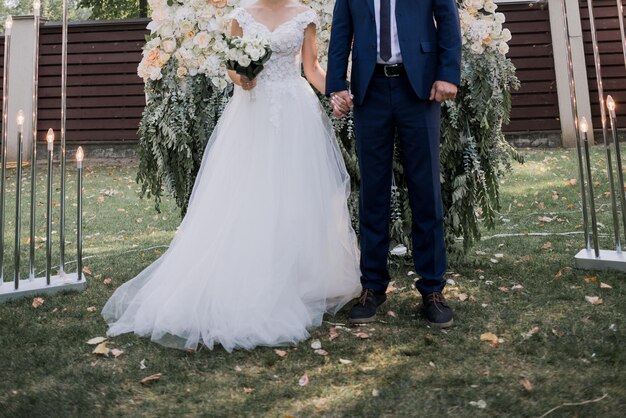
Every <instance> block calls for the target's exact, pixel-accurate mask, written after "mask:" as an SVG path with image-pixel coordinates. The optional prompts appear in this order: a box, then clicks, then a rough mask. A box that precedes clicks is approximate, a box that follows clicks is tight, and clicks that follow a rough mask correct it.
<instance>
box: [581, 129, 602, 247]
mask: <svg viewBox="0 0 626 418" xmlns="http://www.w3.org/2000/svg"><path fill="white" fill-rule="evenodd" d="M580 131H581V135H582V139H583V145H584V150H585V160H586V169H587V181H588V187H589V211H590V212H591V231H592V235H593V250H594V253H595V255H596V258H598V257H600V245H599V243H598V219H597V217H596V202H595V197H594V191H593V178H592V176H591V158H590V157H589V137H588V135H587V132H588V131H589V125H588V124H587V119H586V118H585V117H583V118H582V120H581V122H580Z"/></svg>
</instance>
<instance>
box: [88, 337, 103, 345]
mask: <svg viewBox="0 0 626 418" xmlns="http://www.w3.org/2000/svg"><path fill="white" fill-rule="evenodd" d="M106 340H107V339H106V338H105V337H95V338H92V339H91V340H89V341H87V344H89V345H98V344H100V343H103V342H105V341H106Z"/></svg>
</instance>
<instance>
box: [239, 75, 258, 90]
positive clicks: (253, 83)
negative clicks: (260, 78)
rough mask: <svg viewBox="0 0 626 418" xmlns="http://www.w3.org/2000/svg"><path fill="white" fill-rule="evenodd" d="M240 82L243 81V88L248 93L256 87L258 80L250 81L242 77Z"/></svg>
mask: <svg viewBox="0 0 626 418" xmlns="http://www.w3.org/2000/svg"><path fill="white" fill-rule="evenodd" d="M240 80H241V88H242V89H244V90H246V91H250V90H252V89H253V88H255V87H256V79H254V80H250V79H249V78H248V77H244V76H241V77H240Z"/></svg>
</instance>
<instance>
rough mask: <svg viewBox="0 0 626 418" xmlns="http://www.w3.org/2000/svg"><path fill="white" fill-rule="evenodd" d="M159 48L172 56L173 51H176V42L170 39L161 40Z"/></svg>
mask: <svg viewBox="0 0 626 418" xmlns="http://www.w3.org/2000/svg"><path fill="white" fill-rule="evenodd" d="M161 47H162V48H163V51H165V52H167V53H168V54H172V53H174V51H176V41H175V40H174V39H172V38H169V39H165V40H163V42H161Z"/></svg>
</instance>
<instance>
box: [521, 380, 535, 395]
mask: <svg viewBox="0 0 626 418" xmlns="http://www.w3.org/2000/svg"><path fill="white" fill-rule="evenodd" d="M519 383H520V385H522V387H523V388H524V389H525V390H526V392H532V391H533V384H532V383H530V380H528V379H526V378H524V379H522V380H520V381H519Z"/></svg>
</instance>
